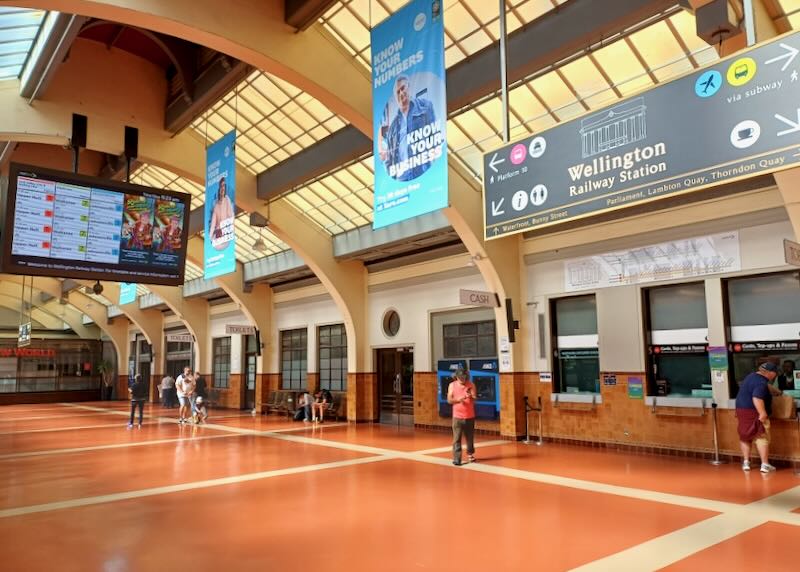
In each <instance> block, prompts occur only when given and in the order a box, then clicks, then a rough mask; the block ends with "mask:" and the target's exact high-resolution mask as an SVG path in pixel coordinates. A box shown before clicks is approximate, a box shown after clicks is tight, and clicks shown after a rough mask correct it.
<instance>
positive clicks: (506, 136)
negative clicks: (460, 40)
mask: <svg viewBox="0 0 800 572" xmlns="http://www.w3.org/2000/svg"><path fill="white" fill-rule="evenodd" d="M498 1H499V5H500V101H501V105H502V112H503V132H502V133H501V135H502V137H503V143H508V142H509V141H510V140H511V128H510V127H509V124H508V60H507V58H506V40H507V38H508V34H507V31H506V0H498Z"/></svg>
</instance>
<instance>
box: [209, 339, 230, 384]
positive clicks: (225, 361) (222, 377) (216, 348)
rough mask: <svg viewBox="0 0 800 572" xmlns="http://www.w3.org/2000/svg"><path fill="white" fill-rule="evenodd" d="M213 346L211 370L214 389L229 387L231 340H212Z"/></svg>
mask: <svg viewBox="0 0 800 572" xmlns="http://www.w3.org/2000/svg"><path fill="white" fill-rule="evenodd" d="M212 346H213V355H214V362H213V369H214V387H219V388H226V387H230V378H231V338H230V336H229V337H227V338H214V339H213V340H212Z"/></svg>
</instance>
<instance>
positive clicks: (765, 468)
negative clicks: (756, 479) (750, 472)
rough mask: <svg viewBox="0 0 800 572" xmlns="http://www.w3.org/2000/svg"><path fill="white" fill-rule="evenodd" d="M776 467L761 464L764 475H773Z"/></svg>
mask: <svg viewBox="0 0 800 572" xmlns="http://www.w3.org/2000/svg"><path fill="white" fill-rule="evenodd" d="M775 470H776V469H775V467H773V466H772V465H770V464H769V463H761V472H762V473H771V472H773V471H775Z"/></svg>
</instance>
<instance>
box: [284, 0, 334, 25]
mask: <svg viewBox="0 0 800 572" xmlns="http://www.w3.org/2000/svg"><path fill="white" fill-rule="evenodd" d="M334 4H336V0H285V2H284V21H285V22H286V23H287V24H289V25H290V26H292V27H293V28H297V29H298V30H305V29H306V28H308V27H309V26H311V25H312V24H314V23H315V22H316V21H317V20H319V18H320V16H322V15H323V14H324V13H325V12H327V10H328V8H330V7H331V6H333V5H334Z"/></svg>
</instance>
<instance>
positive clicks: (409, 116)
mask: <svg viewBox="0 0 800 572" xmlns="http://www.w3.org/2000/svg"><path fill="white" fill-rule="evenodd" d="M410 89H411V88H410V85H409V78H408V77H407V76H404V75H401V76H399V77H398V78H397V79H396V80H395V84H394V95H395V99H396V100H397V113H396V114H395V116H394V118H393V119H392V122H391V124H390V125H389V126H388V130H387V133H386V135H385V137H386V144H387V146H388V149H384V148H382V149H381V150H380V157H381V161H383V162H384V163H385V164H386V168H387V171H388V172H389V175H390V176H391V177H392V178H393V179H396V180H398V181H413V180H414V179H416V178H417V177H419V176H420V175H422V174H423V173H424V172H425V171H427V170H428V168H429V167H430V161H422V162H421V163H420V164H414V161H412V159H413V157H412V156H410V155H409V151H410V144H409V141H408V135H409V133H413V132H414V131H417V130H419V129H423V128H424V127H425V126H426V125H431V126H432V125H433V124H434V123H435V121H436V115H435V114H434V112H433V104H432V103H431V102H430V101H429V100H427V99H425V98H423V97H411V93H410V91H409V90H410Z"/></svg>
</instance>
